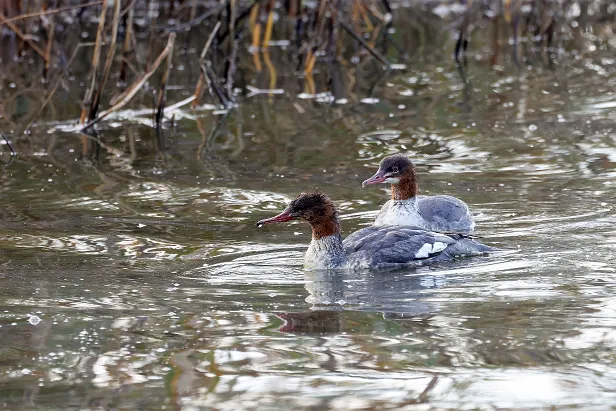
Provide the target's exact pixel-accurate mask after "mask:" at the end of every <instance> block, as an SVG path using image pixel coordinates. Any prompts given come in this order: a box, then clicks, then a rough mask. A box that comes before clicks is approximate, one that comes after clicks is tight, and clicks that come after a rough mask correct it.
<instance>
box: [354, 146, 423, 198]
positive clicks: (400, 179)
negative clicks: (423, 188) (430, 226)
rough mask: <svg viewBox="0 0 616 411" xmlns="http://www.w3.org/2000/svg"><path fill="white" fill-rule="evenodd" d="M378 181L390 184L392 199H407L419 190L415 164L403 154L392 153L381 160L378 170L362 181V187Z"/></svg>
mask: <svg viewBox="0 0 616 411" xmlns="http://www.w3.org/2000/svg"><path fill="white" fill-rule="evenodd" d="M378 183H384V184H391V198H392V199H393V200H408V199H409V198H411V197H415V196H416V195H417V193H418V192H419V186H418V184H417V175H416V174H415V166H414V165H413V163H412V162H411V160H409V158H408V157H407V156H405V155H403V154H394V155H393V156H389V157H385V158H384V159H383V160H381V164H380V165H379V170H378V171H377V172H376V174H375V175H373V176H372V177H370V178H369V179H367V180H366V181H364V182H363V183H362V187H365V186H367V185H368V184H378Z"/></svg>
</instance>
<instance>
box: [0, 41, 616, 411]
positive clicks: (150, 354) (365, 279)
mask: <svg viewBox="0 0 616 411" xmlns="http://www.w3.org/2000/svg"><path fill="white" fill-rule="evenodd" d="M580 41H581V43H582V44H586V43H584V41H588V40H587V39H586V40H580ZM596 44H598V46H599V47H595V49H594V52H593V53H589V54H588V55H585V56H584V57H582V58H577V57H576V55H575V54H570V53H568V52H567V53H566V55H564V56H563V57H562V59H563V60H562V62H561V64H558V65H557V66H556V67H553V68H552V69H550V67H549V66H547V65H544V64H543V63H542V62H541V61H530V62H529V63H528V65H527V66H526V67H516V66H515V65H513V64H506V65H504V66H501V67H496V69H492V68H489V67H487V65H486V63H485V61H482V60H480V61H478V62H474V61H471V62H470V65H469V68H468V72H467V73H466V75H467V76H468V80H469V82H468V83H465V82H464V81H463V79H462V78H461V77H460V74H459V72H458V70H457V69H456V68H455V66H454V65H453V63H452V62H451V60H450V56H449V55H448V53H446V52H443V53H436V54H435V55H433V56H431V57H430V58H426V59H417V61H415V60H413V64H409V67H408V68H407V69H405V70H400V71H398V72H396V73H394V74H391V75H390V76H389V77H388V78H387V79H386V80H385V81H384V82H383V83H382V84H380V85H379V86H378V87H377V88H376V89H375V91H374V92H373V93H367V92H366V91H365V90H364V89H361V90H359V91H358V92H357V95H356V96H355V97H356V98H354V97H353V95H351V96H350V97H351V98H350V99H349V100H348V101H347V102H346V103H345V104H332V103H330V102H329V100H328V99H325V100H326V101H318V99H315V98H306V96H302V95H300V94H301V91H302V90H295V89H289V90H286V91H285V93H284V94H281V95H273V96H268V95H266V94H259V95H256V96H247V97H243V99H242V104H241V105H240V107H239V108H237V109H235V110H232V111H231V112H229V113H228V114H223V113H221V112H217V111H213V110H212V109H211V108H208V107H205V108H203V109H199V110H195V111H190V110H180V111H178V112H177V116H176V117H175V125H173V127H171V126H170V127H168V128H167V129H166V130H164V135H163V136H157V135H156V133H155V132H154V131H153V130H152V128H151V127H150V126H149V121H150V119H151V116H150V114H148V112H147V111H146V112H144V113H142V114H139V113H135V112H131V113H125V117H124V118H118V119H116V120H114V121H109V122H106V123H103V124H101V129H100V134H99V138H100V139H101V140H102V141H103V144H100V145H97V144H96V143H94V142H93V141H88V140H83V139H82V137H81V136H80V135H78V134H76V133H74V132H72V131H70V129H71V126H72V124H73V119H74V118H76V116H68V115H67V116H66V118H62V119H56V120H61V121H55V122H48V123H42V124H39V125H37V127H36V128H35V129H33V133H32V135H30V136H23V137H16V138H14V139H13V144H14V146H15V148H16V150H17V151H18V153H19V155H18V156H17V158H15V159H14V160H13V161H12V162H11V163H10V164H9V165H8V166H6V167H4V169H3V170H2V173H1V174H0V192H1V193H2V194H1V195H2V207H1V208H0V213H1V216H2V218H1V219H0V220H1V222H0V281H1V282H2V287H0V390H1V393H0V404H2V406H3V407H4V408H6V409H61V408H63V409H64V408H65V409H186V410H189V409H190V410H194V409H220V410H238V409H255V410H256V409H258V410H266V409H291V408H295V409H344V410H348V409H358V410H365V409H411V408H413V409H415V406H416V404H423V407H424V408H422V409H494V408H517V409H520V408H529V409H531V408H532V409H544V408H547V407H550V406H554V407H557V408H569V407H571V408H574V407H580V408H585V409H588V408H596V409H606V407H607V406H613V405H614V404H616V394H615V393H616V382H615V381H616V357H615V355H614V351H615V348H616V320H614V318H616V317H615V314H616V297H615V295H616V294H615V291H616V282H615V281H614V278H615V277H614V273H615V271H616V265H615V264H614V260H613V256H614V253H615V251H616V240H615V238H616V228H615V227H616V213H615V210H614V205H613V199H614V198H615V197H616V188H615V186H614V177H615V176H616V138H615V137H616V134H615V133H616V132H615V131H614V130H615V127H614V121H615V119H616V117H615V116H614V107H616V94H614V92H613V90H614V87H615V86H616V70H615V69H614V64H613V62H614V60H613V57H609V56H610V55H612V56H613V47H614V45H609V44H607V45H606V44H605V43H601V40H597V42H596ZM610 50H611V51H610ZM193 74H194V73H193ZM289 76H290V77H291V78H292V77H293V74H289ZM193 77H194V75H193ZM193 80H194V79H192V78H191V79H190V81H191V82H190V85H189V83H188V80H187V83H186V84H184V83H182V79H181V78H178V79H176V83H175V85H176V86H177V87H176V88H175V89H173V90H175V91H171V92H170V96H171V97H170V100H173V99H175V100H173V101H179V100H180V99H181V98H183V97H185V96H187V95H189V94H190V93H191V92H192V84H194V81H193ZM259 81H260V80H258V79H257V80H256V82H255V83H253V84H256V86H259V87H261V85H260V84H259V83H258V82H259ZM263 82H264V83H267V79H265V80H263ZM256 86H255V87H256ZM302 97H303V98H302ZM0 148H2V149H5V148H6V147H4V146H2V147H0ZM396 152H404V153H407V154H408V155H409V156H410V157H411V158H412V159H413V161H414V162H415V163H416V165H417V166H418V171H419V176H420V187H421V192H423V193H424V194H443V193H445V194H451V195H455V196H458V197H460V198H462V199H463V200H464V201H466V202H467V203H468V204H469V205H470V206H471V208H472V210H473V212H474V213H475V215H476V220H477V233H478V235H480V236H481V240H482V241H483V242H485V243H486V244H490V245H494V246H497V247H501V248H504V249H507V250H512V251H516V252H514V253H507V254H504V255H498V256H493V257H480V258H473V259H467V260H462V261H459V262H456V263H455V264H452V265H446V266H437V267H429V268H421V269H416V270H409V271H400V272H390V273H370V272H360V273H355V272H349V273H328V274H323V273H310V272H305V271H303V270H302V268H301V263H302V257H303V252H304V250H305V249H306V247H307V244H308V242H309V237H308V233H309V229H308V227H307V226H306V225H303V224H298V223H294V224H290V225H286V226H284V225H276V226H266V227H263V228H261V229H257V228H256V227H255V226H254V223H255V222H256V221H257V220H259V219H262V218H265V217H268V216H271V215H274V214H276V213H278V212H279V211H280V210H282V209H283V208H284V206H285V204H286V203H287V202H288V201H289V200H290V199H292V198H293V197H294V196H295V195H297V193H298V192H299V191H301V190H309V189H314V188H320V189H322V190H324V191H325V192H327V193H328V194H329V195H330V196H331V197H332V198H333V199H334V200H335V201H336V203H337V205H338V206H339V208H340V209H341V211H342V214H343V230H344V233H345V234H347V233H350V232H352V231H354V230H356V229H359V228H361V227H363V226H365V225H368V224H370V223H371V221H372V219H373V218H374V216H375V215H376V210H378V208H379V207H380V205H381V204H382V203H383V202H384V201H386V199H387V195H388V194H387V190H386V189H385V188H381V187H369V188H364V189H362V188H361V181H363V180H364V179H366V178H367V177H369V176H371V175H372V174H373V173H374V171H375V169H376V167H377V166H378V163H379V161H380V159H381V158H382V157H383V156H384V155H386V154H390V153H396ZM6 153H7V152H6V150H4V151H3V154H2V156H0V160H3V161H4V162H5V163H6V162H7V161H8V156H7V154H6Z"/></svg>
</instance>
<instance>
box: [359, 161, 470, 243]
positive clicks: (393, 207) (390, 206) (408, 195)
mask: <svg viewBox="0 0 616 411" xmlns="http://www.w3.org/2000/svg"><path fill="white" fill-rule="evenodd" d="M378 183H385V184H391V200H389V201H388V202H386V203H385V204H384V205H383V207H382V208H381V211H380V212H379V214H378V216H377V217H376V220H375V221H374V225H375V226H381V225H413V226H418V227H422V228H425V229H427V230H433V231H439V232H445V233H450V232H454V233H472V232H473V230H474V229H475V220H474V219H473V216H472V214H471V212H470V210H469V209H468V206H467V205H466V203H465V202H464V201H462V200H459V199H457V198H455V197H452V196H448V195H437V196H420V195H417V193H418V191H419V185H418V183H417V175H416V173H415V165H414V164H413V163H412V162H411V160H409V158H408V157H407V156H405V155H403V154H394V155H392V156H389V157H385V158H384V159H383V160H381V164H380V165H379V170H378V171H377V172H376V174H375V175H374V176H372V177H370V178H369V179H367V180H366V181H364V182H363V183H362V187H365V186H367V185H368V184H378Z"/></svg>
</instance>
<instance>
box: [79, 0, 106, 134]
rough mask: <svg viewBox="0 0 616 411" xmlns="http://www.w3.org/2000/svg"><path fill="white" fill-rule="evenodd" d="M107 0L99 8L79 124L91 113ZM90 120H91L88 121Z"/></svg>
mask: <svg viewBox="0 0 616 411" xmlns="http://www.w3.org/2000/svg"><path fill="white" fill-rule="evenodd" d="M108 5H109V0H104V1H103V6H102V8H101V17H100V19H99V21H98V29H97V30H96V44H95V46H94V52H93V53H92V68H91V70H90V85H89V86H88V88H87V89H86V94H85V96H84V97H83V106H82V108H81V117H80V119H79V122H80V123H81V124H83V123H85V122H86V117H87V116H88V112H91V109H90V107H91V106H92V97H93V96H94V88H95V87H96V79H97V74H98V64H99V62H100V54H101V47H102V42H103V33H104V31H105V16H106V15H107V6H108ZM90 120H91V119H90Z"/></svg>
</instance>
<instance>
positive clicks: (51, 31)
mask: <svg viewBox="0 0 616 411" xmlns="http://www.w3.org/2000/svg"><path fill="white" fill-rule="evenodd" d="M55 30H56V25H55V24H54V21H53V18H50V19H49V25H48V28H47V47H46V48H45V67H44V68H43V78H45V79H46V78H47V74H48V73H49V66H50V65H51V50H52V48H53V39H54V33H55Z"/></svg>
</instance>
